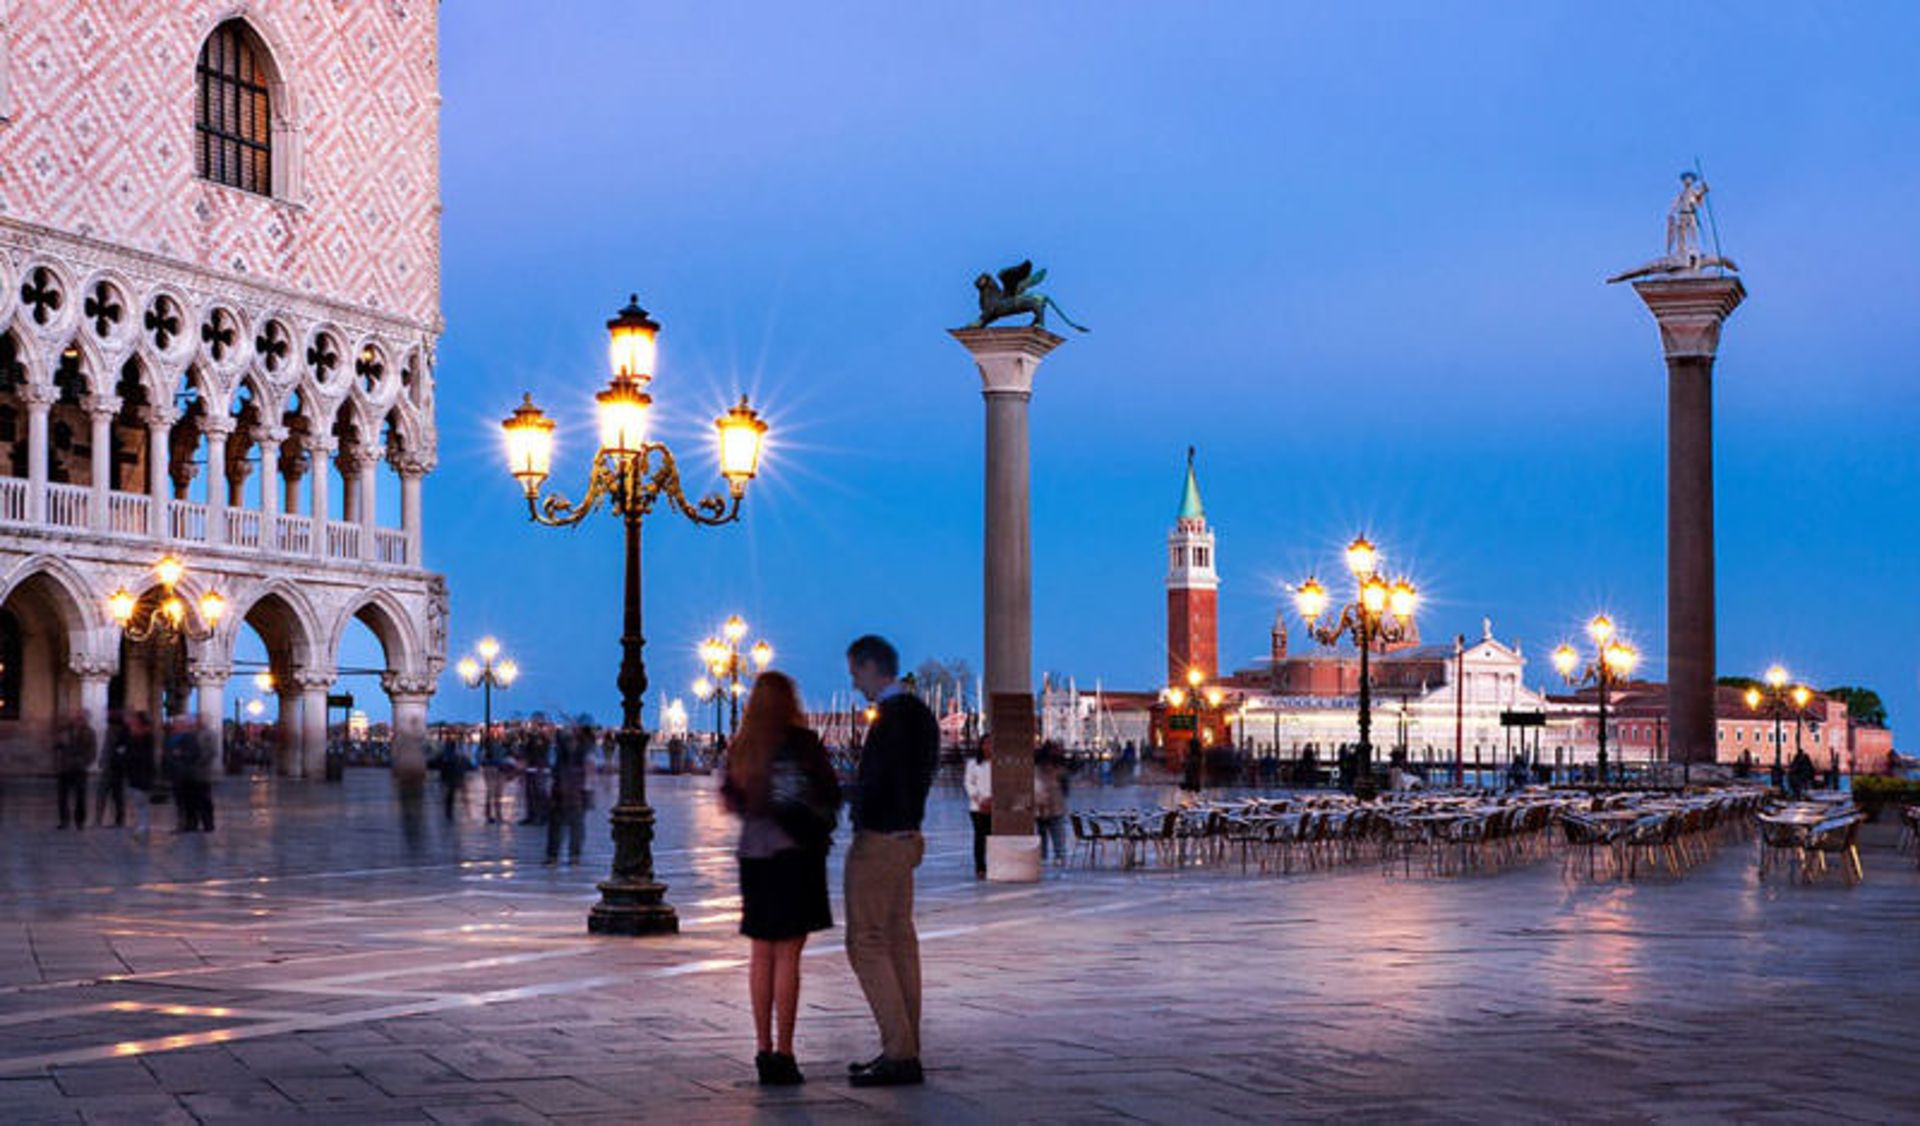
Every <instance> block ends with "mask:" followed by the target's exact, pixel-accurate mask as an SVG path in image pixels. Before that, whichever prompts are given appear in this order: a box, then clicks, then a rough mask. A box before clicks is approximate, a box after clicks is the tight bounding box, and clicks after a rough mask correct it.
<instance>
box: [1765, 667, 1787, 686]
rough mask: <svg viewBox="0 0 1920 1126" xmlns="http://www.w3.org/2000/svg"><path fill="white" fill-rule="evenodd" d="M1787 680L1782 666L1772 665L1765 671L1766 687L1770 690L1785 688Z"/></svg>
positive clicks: (1785, 671)
mask: <svg viewBox="0 0 1920 1126" xmlns="http://www.w3.org/2000/svg"><path fill="white" fill-rule="evenodd" d="M1787 679H1788V677H1787V670H1786V668H1785V667H1784V666H1782V665H1774V666H1773V667H1772V668H1769V669H1768V670H1767V686H1768V687H1770V688H1785V687H1786V686H1787Z"/></svg>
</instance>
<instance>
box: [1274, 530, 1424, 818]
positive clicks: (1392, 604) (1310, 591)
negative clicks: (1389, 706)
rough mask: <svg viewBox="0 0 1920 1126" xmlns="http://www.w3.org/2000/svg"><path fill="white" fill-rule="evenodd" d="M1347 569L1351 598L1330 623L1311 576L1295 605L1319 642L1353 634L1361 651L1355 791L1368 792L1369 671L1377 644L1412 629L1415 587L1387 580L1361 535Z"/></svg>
mask: <svg viewBox="0 0 1920 1126" xmlns="http://www.w3.org/2000/svg"><path fill="white" fill-rule="evenodd" d="M1346 561H1347V571H1348V573H1349V574H1351V575H1352V576H1353V582H1354V598H1353V601H1352V602H1349V603H1347V604H1346V605H1344V606H1342V607H1340V612H1339V614H1338V616H1337V617H1336V618H1335V619H1334V621H1333V622H1332V624H1330V625H1325V626H1323V625H1321V624H1320V618H1321V617H1322V616H1323V615H1325V614H1326V613H1327V612H1328V605H1327V602H1328V595H1327V588H1326V587H1324V586H1322V585H1320V580H1319V579H1316V578H1312V577H1309V578H1308V579H1307V581H1306V582H1304V583H1301V584H1300V585H1299V586H1298V587H1296V588H1294V592H1293V601H1294V607H1295V609H1297V610H1299V612H1300V617H1301V618H1302V619H1303V620H1304V621H1305V622H1306V624H1307V634H1308V636H1310V637H1312V638H1313V639H1314V640H1315V641H1318V642H1319V643H1320V644H1322V645H1334V644H1337V643H1338V642H1339V641H1340V640H1341V639H1342V638H1344V637H1351V638H1353V644H1354V646H1355V647H1356V648H1358V649H1359V650H1360V747H1359V750H1358V752H1357V753H1356V755H1355V763H1354V765H1355V768H1356V773H1355V775H1354V787H1353V789H1354V794H1355V795H1356V796H1359V797H1372V796H1373V793H1374V784H1373V674H1372V670H1371V667H1370V662H1371V659H1372V653H1373V649H1374V647H1375V646H1377V645H1383V644H1392V643H1394V642H1398V641H1401V640H1404V639H1405V638H1406V637H1408V636H1409V635H1410V634H1411V632H1412V629H1413V612H1414V609H1415V607H1416V606H1417V605H1418V603H1419V597H1420V596H1419V592H1418V591H1416V590H1415V589H1414V587H1413V583H1412V582H1411V581H1409V580H1408V579H1407V578H1405V577H1404V576H1402V577H1400V578H1396V579H1393V580H1392V581H1389V580H1388V579H1387V578H1386V577H1385V576H1383V575H1381V574H1380V552H1379V549H1378V548H1376V547H1374V546H1373V542H1372V541H1371V540H1369V539H1367V537H1365V536H1355V537H1354V538H1353V542H1352V543H1350V544H1348V545H1347V552H1346Z"/></svg>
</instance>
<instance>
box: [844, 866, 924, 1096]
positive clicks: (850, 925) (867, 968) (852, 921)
mask: <svg viewBox="0 0 1920 1126" xmlns="http://www.w3.org/2000/svg"><path fill="white" fill-rule="evenodd" d="M926 851H927V842H926V838H924V837H922V836H921V835H920V834H919V833H867V832H858V833H855V834H854V835H853V845H852V847H851V848H849V849H848V850H847V961H848V962H849V963H850V964H851V965H852V966H853V976H854V977H856V978H858V979H860V990H861V992H863V993H865V994H866V995H867V1007H868V1008H870V1009H872V1010H873V1019H874V1021H875V1023H877V1024H878V1025H879V1026H880V1051H881V1053H882V1054H883V1055H885V1056H886V1057H887V1058H888V1059H895V1060H911V1059H919V1058H920V936H919V935H918V934H916V933H915V932H914V929H913V870H914V869H915V868H917V867H919V866H920V858H921V857H922V856H923V855H925V854H926Z"/></svg>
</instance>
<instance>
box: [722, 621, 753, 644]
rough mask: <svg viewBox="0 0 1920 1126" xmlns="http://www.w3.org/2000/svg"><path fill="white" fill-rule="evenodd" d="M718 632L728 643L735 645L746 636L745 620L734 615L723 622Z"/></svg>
mask: <svg viewBox="0 0 1920 1126" xmlns="http://www.w3.org/2000/svg"><path fill="white" fill-rule="evenodd" d="M720 632H721V633H722V634H723V635H725V636H726V639H727V640H728V641H731V642H734V643H736V644H737V643H738V642H739V641H740V639H741V638H743V637H745V636H747V622H746V619H745V618H742V617H741V616H740V615H738V614H735V615H733V616H732V617H730V618H728V619H727V620H726V621H725V622H722V623H721V625H720Z"/></svg>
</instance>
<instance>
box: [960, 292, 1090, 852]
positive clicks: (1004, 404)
mask: <svg viewBox="0 0 1920 1126" xmlns="http://www.w3.org/2000/svg"><path fill="white" fill-rule="evenodd" d="M952 332H953V338H954V339H955V340H958V341H959V342H960V343H961V345H962V346H964V347H965V348H966V349H967V351H968V352H969V353H971V354H972V356H973V362H974V364H975V366H977V367H978V368H979V369H980V382H981V388H980V392H981V395H982V397H983V398H985V399H986V407H987V449H986V544H985V547H986V552H985V606H984V609H985V630H986V670H985V674H986V675H985V679H986V690H987V698H988V700H989V701H990V702H991V704H990V706H991V709H992V719H993V830H992V835H991V836H990V837H989V838H988V840H987V878H988V879H989V880H995V881H1001V882H1009V883H1032V882H1034V881H1037V880H1038V879H1039V878H1040V852H1039V840H1038V839H1037V838H1036V837H1035V836H1034V825H1033V747H1034V741H1035V735H1036V732H1035V724H1034V714H1033V519H1032V498H1031V495H1030V478H1031V472H1030V469H1029V466H1030V460H1029V442H1028V436H1027V404H1028V402H1029V401H1030V400H1031V399H1032V397H1033V377H1034V373H1035V372H1037V371H1038V370H1039V368H1040V361H1041V360H1042V359H1044V358H1045V357H1046V355H1047V353H1049V352H1051V351H1053V350H1054V349H1055V348H1058V347H1059V346H1060V345H1061V344H1062V343H1064V342H1065V338H1063V337H1060V336H1056V335H1054V334H1053V333H1051V332H1048V331H1047V330H1046V329H1043V328H1033V327H1025V328H960V329H954V330H952Z"/></svg>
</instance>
